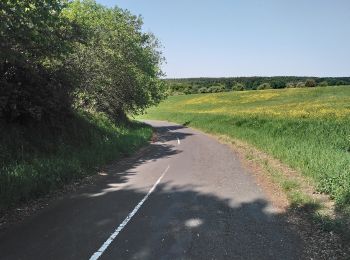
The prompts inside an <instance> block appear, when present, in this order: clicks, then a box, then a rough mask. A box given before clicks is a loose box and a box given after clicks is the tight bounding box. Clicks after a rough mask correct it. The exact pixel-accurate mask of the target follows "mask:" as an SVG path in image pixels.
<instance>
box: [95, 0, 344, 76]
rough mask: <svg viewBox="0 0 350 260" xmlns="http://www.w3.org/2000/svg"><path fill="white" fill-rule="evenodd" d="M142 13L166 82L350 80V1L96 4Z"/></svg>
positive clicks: (106, 0)
mask: <svg viewBox="0 0 350 260" xmlns="http://www.w3.org/2000/svg"><path fill="white" fill-rule="evenodd" d="M97 2H99V3H101V4H103V5H106V6H109V7H112V6H115V5H117V6H118V7H120V8H123V9H128V10H130V11H131V12H132V13H133V14H136V15H141V16H142V17H143V20H144V27H143V30H144V31H146V32H152V33H154V34H155V35H156V36H157V38H158V39H159V40H160V41H161V43H162V45H163V49H162V50H163V53H164V56H165V58H166V64H164V65H163V70H164V72H165V73H166V77H167V78H188V77H230V76H232V77H233V76H283V75H286V76H287V75H293V76H320V77H323V76H333V77H335V76H350V0H97Z"/></svg>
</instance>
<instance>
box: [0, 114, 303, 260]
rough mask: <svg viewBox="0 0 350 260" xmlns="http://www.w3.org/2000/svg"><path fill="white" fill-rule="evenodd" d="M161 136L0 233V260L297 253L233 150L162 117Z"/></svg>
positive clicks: (296, 242) (296, 241) (294, 239)
mask: <svg viewBox="0 0 350 260" xmlns="http://www.w3.org/2000/svg"><path fill="white" fill-rule="evenodd" d="M147 122H148V123H149V124H151V125H152V126H154V127H155V129H156V131H157V140H155V142H153V143H152V144H151V145H150V146H149V147H147V148H145V149H144V150H143V151H142V152H139V153H138V154H136V155H135V156H133V157H130V158H126V159H124V160H122V161H119V162H118V163H115V164H112V165H109V166H108V167H106V170H105V173H106V175H105V176H103V177H101V178H98V179H97V181H96V182H95V183H94V184H91V185H88V186H86V187H83V188H81V189H79V190H78V191H77V192H75V193H74V194H69V195H66V196H65V197H64V198H62V199H59V200H57V201H55V202H53V203H51V204H50V206H48V207H47V208H46V209H44V210H43V211H41V212H38V213H37V214H36V215H35V216H33V217H31V218H30V219H28V220H26V221H25V222H24V223H22V224H19V225H17V226H14V227H11V228H9V229H7V230H5V231H4V232H3V233H2V234H0V252H1V255H0V259H36V260H37V259H300V258H301V257H302V255H303V247H304V246H303V244H302V242H301V239H300V237H298V235H297V234H296V233H293V231H291V229H290V228H289V227H288V223H287V222H286V221H285V220H284V217H283V215H279V214H277V213H276V211H275V210H274V208H273V206H272V205H271V203H269V202H268V200H267V199H266V196H265V195H264V193H263V192H262V191H261V190H260V188H259V186H258V185H257V184H255V182H254V179H253V177H252V176H251V175H250V174H249V173H248V172H246V170H245V169H244V168H242V166H241V165H240V162H239V160H238V158H237V156H236V155H235V153H234V152H233V151H232V150H231V149H230V148H229V147H228V146H226V145H223V144H220V143H218V142H217V141H216V140H215V139H213V138H211V137H208V136H207V135H205V134H202V133H200V132H198V131H195V130H193V129H190V128H186V127H184V126H180V125H175V124H171V123H165V122H161V121H147Z"/></svg>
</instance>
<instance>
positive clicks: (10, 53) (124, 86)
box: [0, 0, 165, 123]
mask: <svg viewBox="0 0 350 260" xmlns="http://www.w3.org/2000/svg"><path fill="white" fill-rule="evenodd" d="M0 20H1V24H0V48H1V49H0V120H3V121H6V122H20V123H28V122H33V121H34V122H36V121H45V122H52V121H55V120H57V119H62V118H64V117H66V116H67V115H69V114H70V113H71V112H72V111H73V110H74V109H84V110H86V111H98V112H103V113H105V114H106V115H108V117H110V118H111V119H113V120H123V119H125V118H126V115H127V114H137V113H141V112H142V111H143V110H144V109H145V108H147V107H149V106H151V105H153V104H156V103H158V102H159V101H160V100H161V99H162V98H163V97H164V93H165V91H164V85H165V84H164V82H163V81H161V80H160V79H159V78H160V77H161V76H162V75H163V73H162V71H161V69H160V66H161V64H162V61H163V57H162V53H161V52H160V44H159V42H158V40H157V39H156V38H155V37H154V35H152V34H151V33H145V32H143V31H142V19H141V18H140V17H138V16H135V15H133V14H131V13H130V12H129V11H127V10H123V9H120V8H118V7H115V8H107V7H104V6H102V5H99V4H97V3H96V2H95V1H94V0H80V1H79V0H73V1H68V0H42V1H37V0H26V1H19V0H4V1H1V2H0Z"/></svg>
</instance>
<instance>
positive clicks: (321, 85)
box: [318, 81, 328, 87]
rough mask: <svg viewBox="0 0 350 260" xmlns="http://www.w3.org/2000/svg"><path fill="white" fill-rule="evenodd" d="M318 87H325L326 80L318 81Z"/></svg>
mask: <svg viewBox="0 0 350 260" xmlns="http://www.w3.org/2000/svg"><path fill="white" fill-rule="evenodd" d="M318 86H319V87H327V86H328V82H327V81H322V82H320V83H318Z"/></svg>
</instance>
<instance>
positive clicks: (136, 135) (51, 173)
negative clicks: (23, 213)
mask: <svg viewBox="0 0 350 260" xmlns="http://www.w3.org/2000/svg"><path fill="white" fill-rule="evenodd" d="M0 133H1V135H0V144H1V146H0V212H1V209H6V208H8V207H13V206H16V205H17V204H18V203H21V202H24V201H27V200H30V199H33V198H37V197H39V196H42V195H44V194H46V193H49V192H51V191H53V190H55V189H58V188H60V187H62V186H63V185H64V184H67V183H69V182H72V181H73V180H76V179H79V178H82V177H84V176H87V175H89V174H93V173H96V167H99V166H102V165H104V164H105V163H107V162H109V161H112V160H115V159H118V158H120V157H121V156H123V155H126V154H130V153H132V152H134V151H135V150H136V149H137V148H138V147H140V146H142V145H144V144H145V143H146V142H147V141H148V140H149V139H150V137H151V135H152V129H151V128H150V127H149V126H146V125H143V124H140V123H137V122H133V123H130V124H128V125H119V126H118V125H115V124H114V123H112V122H111V121H110V120H108V119H107V118H106V117H105V116H103V115H97V114H96V115H91V114H86V113H79V114H76V115H75V116H73V117H72V118H69V119H67V120H65V122H62V124H59V125H57V126H56V127H55V128H53V127H52V126H51V127H47V126H45V125H40V126H31V127H24V126H19V125H13V124H11V125H6V124H0Z"/></svg>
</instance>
